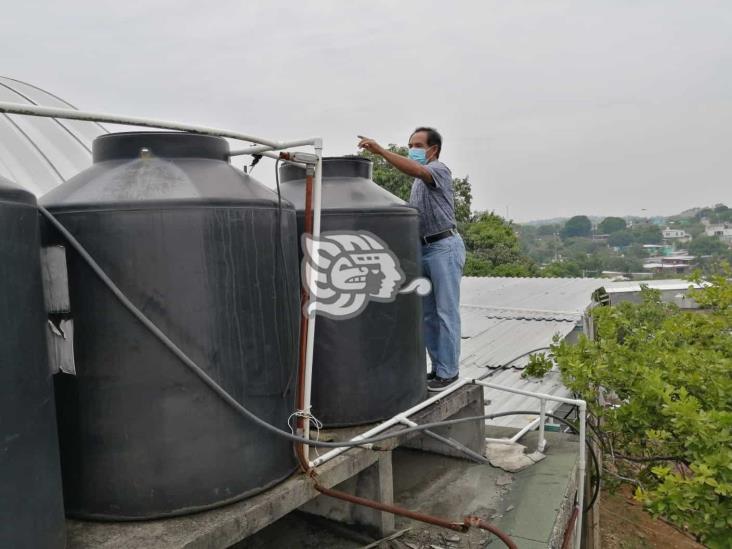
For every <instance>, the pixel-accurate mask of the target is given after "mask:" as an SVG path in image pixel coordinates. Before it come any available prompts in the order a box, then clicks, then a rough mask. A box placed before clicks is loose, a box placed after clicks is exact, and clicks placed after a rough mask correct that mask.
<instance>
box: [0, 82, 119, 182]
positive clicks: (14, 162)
mask: <svg viewBox="0 0 732 549" xmlns="http://www.w3.org/2000/svg"><path fill="white" fill-rule="evenodd" d="M0 101H9V102H12V103H24V104H29V105H43V106H45V107H57V108H74V107H73V105H71V104H70V103H67V102H66V101H64V100H63V99H61V98H59V97H57V96H55V95H53V94H52V93H49V92H47V91H44V90H42V89H40V88H38V87H36V86H33V85H31V84H27V83H25V82H21V81H19V80H15V79H12V78H7V77H4V76H0ZM104 133H107V130H106V129H105V128H104V127H103V126H101V125H100V124H96V123H94V122H82V121H77V120H60V119H55V118H40V117H35V116H20V115H14V114H2V115H0V175H1V176H3V177H5V178H6V179H10V180H11V181H15V182H16V183H18V184H19V185H21V186H23V187H24V188H26V189H28V190H29V191H31V192H33V193H35V194H36V195H38V196H40V195H42V194H45V193H46V192H48V191H50V190H51V189H53V188H54V187H56V186H57V185H60V184H61V183H63V182H64V181H66V180H67V179H69V178H71V177H73V176H74V175H76V174H78V173H79V172H80V171H82V170H84V169H86V168H88V167H89V166H90V165H91V163H92V157H91V149H92V141H94V139H95V138H96V137H97V136H99V135H101V134H104Z"/></svg>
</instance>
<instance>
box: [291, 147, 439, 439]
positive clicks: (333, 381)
mask: <svg viewBox="0 0 732 549" xmlns="http://www.w3.org/2000/svg"><path fill="white" fill-rule="evenodd" d="M372 169H373V168H372V163H371V161H370V160H367V159H365V158H359V157H336V158H325V159H324V160H323V192H322V218H321V219H322V225H321V230H322V231H368V232H370V233H372V234H375V235H376V236H377V237H379V238H381V239H382V240H383V241H384V242H385V243H386V244H387V245H388V247H389V248H390V249H391V251H392V252H394V254H395V255H396V256H397V258H398V259H399V262H400V265H401V268H402V270H403V271H404V274H405V275H406V282H409V281H411V280H413V279H414V278H415V277H418V276H420V275H421V267H420V252H421V248H420V245H419V219H418V217H417V211H416V210H415V209H413V208H410V207H408V206H407V205H406V204H405V203H404V202H403V201H402V200H400V199H399V198H397V197H396V196H394V195H392V194H391V193H389V192H387V191H386V190H384V189H383V188H381V187H379V186H378V185H377V184H376V183H374V182H373V181H372V179H371V177H372ZM280 181H281V188H282V194H283V196H284V197H285V198H287V199H288V200H290V201H291V202H293V203H294V204H295V207H296V209H297V211H298V229H299V234H302V232H303V224H304V223H303V219H304V217H303V211H304V203H305V172H304V169H303V168H300V167H298V166H295V165H292V164H283V165H282V166H281V167H280ZM422 341H423V340H422V303H421V298H420V297H419V296H418V295H416V294H414V293H411V294H403V295H398V296H397V298H396V300H395V301H393V302H391V303H380V302H370V303H369V304H368V305H367V306H366V308H365V309H364V310H363V312H362V313H361V314H359V315H358V316H356V317H354V318H351V319H348V320H336V319H331V318H326V317H324V316H321V315H319V316H318V317H317V321H316V327H315V351H314V357H313V385H312V405H313V414H314V415H315V417H317V418H318V419H319V420H321V421H322V422H323V424H324V425H326V426H345V425H358V424H364V423H371V422H375V421H379V420H382V419H386V418H389V417H392V416H393V415H395V414H397V413H399V412H401V411H403V410H406V409H407V408H410V407H411V406H413V405H414V404H416V403H418V402H420V401H421V400H423V399H424V397H425V391H426V380H425V372H426V366H425V353H424V346H423V343H422Z"/></svg>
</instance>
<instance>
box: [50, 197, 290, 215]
mask: <svg viewBox="0 0 732 549" xmlns="http://www.w3.org/2000/svg"><path fill="white" fill-rule="evenodd" d="M42 205H43V204H42ZM46 208H47V209H48V211H50V212H51V213H53V214H61V215H66V214H74V213H93V212H132V211H146V212H147V211H150V210H155V211H183V210H210V209H218V210H242V209H253V210H257V211H268V210H275V211H276V210H278V209H279V207H278V205H277V200H274V201H270V200H261V201H254V200H247V201H242V202H236V201H232V200H231V199H221V201H215V202H214V201H209V203H208V204H207V203H205V202H197V201H195V200H180V201H177V202H171V201H168V200H162V201H161V200H150V201H146V202H107V203H103V202H102V203H93V204H87V203H84V202H76V203H72V202H70V203H66V204H58V205H49V206H46ZM282 211H283V212H292V213H295V206H294V205H293V204H292V203H291V202H289V201H288V200H285V199H284V198H283V199H282Z"/></svg>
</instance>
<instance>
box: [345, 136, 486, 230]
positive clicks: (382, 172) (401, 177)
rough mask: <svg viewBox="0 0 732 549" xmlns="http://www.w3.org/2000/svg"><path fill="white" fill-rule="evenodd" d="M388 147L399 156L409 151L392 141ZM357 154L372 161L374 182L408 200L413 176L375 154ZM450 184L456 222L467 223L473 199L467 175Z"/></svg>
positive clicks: (362, 152)
mask: <svg viewBox="0 0 732 549" xmlns="http://www.w3.org/2000/svg"><path fill="white" fill-rule="evenodd" d="M388 149H389V151H391V152H393V153H396V154H398V155H401V156H407V153H408V151H409V150H408V149H407V147H400V146H398V145H395V144H393V143H390V144H389V146H388ZM359 156H362V157H364V158H368V159H369V160H371V162H373V163H374V182H375V183H376V184H377V185H379V186H380V187H383V188H384V189H386V190H387V191H389V192H390V193H392V194H394V195H396V196H398V197H399V198H401V199H402V200H404V201H405V202H408V201H409V195H410V194H411V192H412V183H413V182H414V178H413V177H410V176H408V175H406V174H404V173H402V172H400V171H399V170H397V169H396V168H395V167H394V166H392V165H391V164H389V163H388V162H387V161H386V160H384V158H383V157H381V156H379V155H377V154H373V153H370V152H368V151H360V152H359ZM452 186H453V193H454V200H455V219H456V220H457V222H458V223H467V222H468V221H469V220H470V208H471V205H472V200H473V195H472V192H471V188H470V181H469V178H468V176H467V175H466V176H465V177H463V178H460V177H456V178H453V180H452Z"/></svg>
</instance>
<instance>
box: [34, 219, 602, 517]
mask: <svg viewBox="0 0 732 549" xmlns="http://www.w3.org/2000/svg"><path fill="white" fill-rule="evenodd" d="M38 209H39V211H40V212H41V214H42V215H43V216H44V217H45V218H46V219H47V220H48V221H49V222H50V223H51V224H52V225H53V226H54V227H55V228H56V230H58V231H59V232H60V233H61V235H62V236H63V237H64V238H65V239H66V240H67V241H68V243H69V244H70V245H71V247H72V248H74V250H75V251H76V252H77V253H78V254H79V255H80V256H81V258H82V259H84V261H86V262H87V264H88V265H89V267H90V268H91V269H92V270H93V271H94V273H95V274H96V275H97V276H98V277H99V279H100V280H101V281H102V282H103V283H104V285H105V286H107V288H109V290H110V291H111V292H112V294H113V295H114V296H115V297H116V298H117V299H118V300H119V302H120V303H121V304H122V305H123V306H124V307H125V308H126V309H127V310H128V311H130V313H132V315H134V317H135V318H137V320H139V321H140V322H141V323H142V325H143V326H145V327H146V328H147V329H148V330H149V331H150V332H151V333H152V334H153V335H154V336H155V337H157V338H158V340H160V342H161V343H162V344H163V345H165V346H166V347H167V348H168V349H169V350H170V351H171V352H172V353H173V354H174V355H175V356H176V357H177V358H178V359H179V360H180V361H181V362H182V363H183V364H184V365H185V366H186V367H188V368H189V369H190V370H191V371H192V372H193V373H194V374H196V375H197V376H198V377H199V378H200V379H201V381H203V382H204V383H205V384H206V385H207V386H208V387H209V388H210V389H211V390H212V391H214V392H215V393H216V394H217V395H218V396H219V397H220V398H221V399H222V400H223V401H224V402H226V403H227V404H229V405H230V406H231V407H232V408H234V410H236V411H237V412H239V413H240V414H241V415H242V416H244V417H246V418H247V419H249V420H250V421H252V422H253V423H255V424H256V425H258V426H260V427H261V428H262V429H265V430H266V431H269V432H270V433H273V434H275V435H277V436H280V437H282V438H285V439H287V440H290V441H293V442H299V443H302V444H308V445H310V446H314V447H319V448H353V447H357V446H363V445H366V444H374V443H376V442H382V441H384V440H388V439H391V438H395V437H400V436H404V435H406V434H409V433H416V432H420V431H425V430H428V429H435V428H437V427H445V426H448V425H457V424H460V423H466V422H469V421H485V420H489V419H496V418H499V417H505V416H512V415H536V414H537V412H535V411H531V410H517V411H511V412H497V413H495V414H485V415H481V416H472V417H463V418H458V419H449V420H443V421H436V422H432V423H424V424H422V425H417V426H415V427H405V428H403V429H401V430H399V431H398V432H395V433H388V434H382V435H377V436H373V437H370V438H365V439H362V440H359V441H357V442H353V441H341V442H322V441H315V440H312V439H309V438H304V437H299V436H297V435H293V434H292V433H288V432H287V431H284V430H282V429H280V428H278V427H275V426H274V425H271V424H269V423H267V422H266V421H264V420H263V419H261V418H260V417H259V416H257V415H256V414H254V413H253V412H251V411H250V410H248V409H247V408H245V407H244V406H243V405H242V404H241V403H239V401H237V400H236V399H235V398H234V397H232V396H231V395H230V394H229V393H227V392H226V390H224V389H223V388H222V387H221V386H220V385H219V384H218V383H216V382H215V381H214V380H213V379H211V377H209V375H208V374H207V373H206V372H204V371H203V370H202V369H201V367H200V366H198V364H196V363H195V362H194V361H193V360H191V358H189V357H188V355H186V354H185V352H183V351H182V350H181V349H180V347H178V346H177V345H176V344H175V343H173V341H171V340H170V338H168V336H166V335H165V334H164V333H163V332H162V331H161V330H160V329H159V328H158V327H157V326H156V325H155V324H154V323H153V322H152V321H151V320H150V319H149V318H147V317H146V316H145V314H144V313H143V312H142V311H140V310H139V309H138V308H137V307H136V306H135V304H134V303H132V302H131V301H130V300H129V299H128V298H127V296H125V295H124V293H122V291H121V290H120V289H119V288H118V287H117V285H116V284H115V283H114V282H113V281H112V280H111V279H110V278H109V277H108V276H107V274H106V273H105V272H104V271H103V270H102V268H101V267H100V266H99V265H98V264H97V262H96V261H95V260H94V258H93V257H91V255H89V252H87V251H86V250H85V249H84V247H83V246H82V245H81V243H80V242H79V241H78V240H76V238H75V237H74V235H72V234H71V233H70V232H69V231H68V229H66V227H64V226H63V225H62V224H61V222H59V221H58V220H57V219H56V218H55V217H54V216H53V215H52V214H51V213H50V212H49V211H48V210H47V209H46V208H44V207H43V206H40V205H39V206H38ZM545 415H546V416H547V417H551V418H554V419H556V420H557V421H559V422H561V423H563V424H564V425H567V426H568V427H569V428H570V429H572V430H574V431H575V432H577V428H576V427H575V426H574V425H572V424H571V423H570V422H568V421H566V420H564V419H562V418H561V417H559V416H555V415H554V414H545ZM585 443H586V444H588V445H589V441H587V439H585ZM588 447H589V450H590V454H591V455H592V460H593V463H594V464H595V470H596V471H597V473H598V478H599V466H598V463H597V456H595V453H594V451H593V450H592V447H591V446H588ZM597 487H598V491H599V480H598V482H597ZM596 498H597V494H596V493H595V494H593V497H592V503H594V501H595V499H596Z"/></svg>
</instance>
